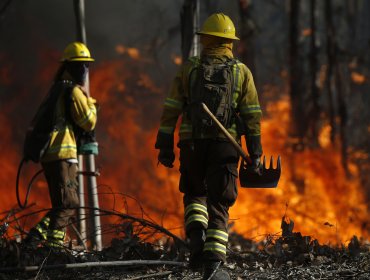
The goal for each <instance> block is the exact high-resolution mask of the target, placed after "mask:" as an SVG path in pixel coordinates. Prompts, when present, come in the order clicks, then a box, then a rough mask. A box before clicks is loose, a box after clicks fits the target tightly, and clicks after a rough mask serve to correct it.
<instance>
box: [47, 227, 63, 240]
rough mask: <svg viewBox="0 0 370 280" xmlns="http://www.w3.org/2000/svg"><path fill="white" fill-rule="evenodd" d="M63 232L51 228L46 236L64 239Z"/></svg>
mask: <svg viewBox="0 0 370 280" xmlns="http://www.w3.org/2000/svg"><path fill="white" fill-rule="evenodd" d="M64 236H65V232H64V231H61V230H51V231H49V232H48V238H49V237H50V238H52V239H56V240H60V241H62V242H63V241H64Z"/></svg>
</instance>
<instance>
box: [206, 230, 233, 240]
mask: <svg viewBox="0 0 370 280" xmlns="http://www.w3.org/2000/svg"><path fill="white" fill-rule="evenodd" d="M206 236H207V238H215V239H218V240H221V241H225V242H227V239H228V238H229V235H228V234H227V232H224V231H222V230H219V229H207V234H206Z"/></svg>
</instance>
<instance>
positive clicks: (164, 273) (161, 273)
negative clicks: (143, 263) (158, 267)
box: [128, 271, 172, 280]
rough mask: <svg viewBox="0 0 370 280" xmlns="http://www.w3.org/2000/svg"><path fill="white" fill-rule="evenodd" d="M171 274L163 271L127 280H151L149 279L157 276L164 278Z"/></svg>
mask: <svg viewBox="0 0 370 280" xmlns="http://www.w3.org/2000/svg"><path fill="white" fill-rule="evenodd" d="M170 274H172V271H163V272H158V273H152V274H145V275H141V276H138V277H134V278H129V279H128V280H140V279H144V278H151V277H158V276H166V275H170Z"/></svg>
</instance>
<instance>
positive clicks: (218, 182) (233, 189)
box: [179, 139, 239, 261]
mask: <svg viewBox="0 0 370 280" xmlns="http://www.w3.org/2000/svg"><path fill="white" fill-rule="evenodd" d="M179 147H180V172H181V178H180V191H181V192H183V193H184V197H183V202H184V208H185V228H186V233H187V236H190V232H191V231H192V230H194V229H204V230H206V232H207V235H206V236H207V237H206V241H205V247H204V253H203V257H204V259H205V260H216V261H218V260H221V261H225V259H226V245H227V232H228V229H227V226H228V220H229V207H230V206H232V205H233V204H234V203H235V200H236V198H237V185H236V178H237V176H238V171H237V167H238V161H239V156H238V154H237V152H236V150H235V148H234V147H233V146H232V145H231V144H230V143H229V142H227V141H226V140H224V139H200V140H193V141H182V142H180V144H179Z"/></svg>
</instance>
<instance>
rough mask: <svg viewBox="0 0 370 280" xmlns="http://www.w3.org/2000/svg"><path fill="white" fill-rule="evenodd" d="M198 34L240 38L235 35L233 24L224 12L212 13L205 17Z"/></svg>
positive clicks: (233, 38)
mask: <svg viewBox="0 0 370 280" xmlns="http://www.w3.org/2000/svg"><path fill="white" fill-rule="evenodd" d="M197 34H198V35H211V36H216V37H221V38H227V39H232V40H240V39H239V38H238V37H236V36H235V26H234V23H233V22H232V20H231V19H230V18H229V17H228V16H227V15H225V14H222V13H219V14H213V15H211V16H210V17H208V18H207V19H206V21H205V22H204V24H203V26H202V29H201V30H200V31H198V32H197Z"/></svg>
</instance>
